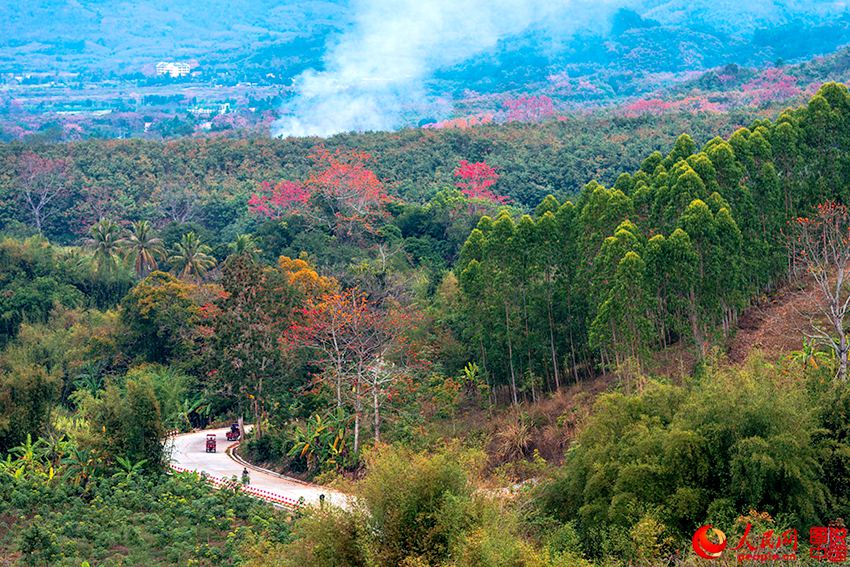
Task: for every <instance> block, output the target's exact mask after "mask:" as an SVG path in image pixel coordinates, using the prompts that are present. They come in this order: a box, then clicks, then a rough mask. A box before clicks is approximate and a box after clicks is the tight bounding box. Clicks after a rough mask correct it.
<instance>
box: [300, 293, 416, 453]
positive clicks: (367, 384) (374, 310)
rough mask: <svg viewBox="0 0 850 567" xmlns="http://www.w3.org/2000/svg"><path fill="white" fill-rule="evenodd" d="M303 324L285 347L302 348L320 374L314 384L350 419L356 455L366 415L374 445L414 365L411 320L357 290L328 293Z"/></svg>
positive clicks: (306, 315) (307, 314)
mask: <svg viewBox="0 0 850 567" xmlns="http://www.w3.org/2000/svg"><path fill="white" fill-rule="evenodd" d="M305 317H306V320H307V322H306V323H305V324H303V325H295V326H293V327H292V328H291V329H290V332H289V334H288V335H287V337H286V339H285V341H286V342H287V343H288V344H291V345H306V346H307V347H308V348H309V349H310V350H311V351H312V352H313V353H314V357H313V362H314V364H316V365H318V366H319V367H320V368H322V371H321V372H320V373H319V375H318V378H319V380H320V381H321V382H323V383H325V384H326V385H327V386H329V387H330V388H332V389H333V390H334V392H335V395H336V403H337V407H338V408H342V407H345V406H346V405H349V406H350V408H351V409H352V410H353V414H354V451H355V453H356V452H357V451H358V450H359V449H360V428H361V423H362V421H363V416H364V414H365V413H366V412H368V411H369V410H368V409H367V408H368V405H367V404H368V403H369V402H371V406H372V407H371V408H370V409H371V413H372V416H373V425H374V437H375V442H379V441H380V439H381V415H382V414H381V410H382V407H383V405H384V403H385V402H386V401H387V400H389V399H390V398H391V396H392V391H393V389H394V388H395V387H396V386H397V384H398V383H400V382H401V381H402V380H403V378H404V377H405V376H406V375H407V373H406V370H404V369H405V368H407V366H408V364H409V363H410V362H411V361H412V360H415V355H414V353H413V349H412V348H410V347H409V342H408V341H407V338H406V336H407V333H408V330H409V329H410V328H411V324H410V321H411V318H410V316H407V315H404V314H402V313H401V312H400V311H395V310H387V309H383V308H381V307H380V306H378V305H377V304H376V303H375V302H373V301H370V300H369V299H368V298H367V296H366V294H365V293H363V292H362V291H360V290H357V289H351V290H347V291H342V292H332V293H327V294H325V295H323V296H322V298H321V300H320V301H319V302H318V304H317V305H316V306H315V307H314V308H313V309H310V310H307V311H305Z"/></svg>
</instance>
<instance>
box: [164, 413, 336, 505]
mask: <svg viewBox="0 0 850 567" xmlns="http://www.w3.org/2000/svg"><path fill="white" fill-rule="evenodd" d="M227 431H230V428H229V427H223V428H221V429H205V430H202V431H194V432H192V433H183V434H180V435H175V436H173V437H171V438H170V439H171V441H170V446H171V463H172V468H173V469H175V470H177V471H196V472H203V473H205V474H206V475H207V476H208V477H209V478H210V480H211V481H212V482H213V483H214V484H220V483H221V481H226V480H228V479H230V478H231V477H234V476H235V477H236V478H237V479H240V478H241V477H242V469H243V468H247V469H248V471H249V475H250V478H251V483H250V485H249V486H247V487H246V488H245V490H246V492H248V493H249V494H252V495H253V496H257V497H258V498H262V499H264V500H268V501H270V502H275V503H278V504H281V505H283V506H288V507H295V506H296V504H295V503H296V502H298V500H299V499H301V498H303V499H304V502H305V503H306V504H319V503H320V495H322V494H324V496H325V502H329V503H331V504H334V505H336V506H341V507H346V506H347V503H348V500H347V496H346V495H345V494H343V493H341V492H338V491H336V490H333V489H330V488H327V487H325V486H319V485H317V484H310V483H308V482H303V481H300V480H297V479H294V478H289V477H286V476H283V475H279V474H277V473H273V472H271V471H266V470H264V469H260V468H258V467H255V466H253V465H251V464H248V463H245V462H244V461H241V460H239V461H237V460H236V458H234V457H233V456H232V455H231V452H232V451H231V449H232V447H233V446H234V445H236V443H231V442H229V441H227V439H226V437H225V433H226V432H227ZM208 433H214V434H215V436H216V441H217V449H218V450H217V452H215V453H207V452H206V438H207V434H208Z"/></svg>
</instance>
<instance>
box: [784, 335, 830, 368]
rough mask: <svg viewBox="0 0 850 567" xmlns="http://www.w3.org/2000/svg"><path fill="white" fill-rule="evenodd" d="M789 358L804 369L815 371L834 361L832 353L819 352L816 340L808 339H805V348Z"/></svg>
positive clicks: (793, 353) (791, 354)
mask: <svg viewBox="0 0 850 567" xmlns="http://www.w3.org/2000/svg"><path fill="white" fill-rule="evenodd" d="M788 358H789V359H791V360H792V361H794V362H797V363H799V364H801V365H802V366H803V368H804V369H805V368H813V369H815V370H817V369H818V368H820V367H821V366H822V365H824V364H829V363H830V362H831V361H832V356H831V355H830V353H828V352H824V351H822V350H818V346H817V342H816V341H815V339H814V338H807V337H803V348H802V349H801V350H796V351H794V352H792V353H790V354H789V355H788Z"/></svg>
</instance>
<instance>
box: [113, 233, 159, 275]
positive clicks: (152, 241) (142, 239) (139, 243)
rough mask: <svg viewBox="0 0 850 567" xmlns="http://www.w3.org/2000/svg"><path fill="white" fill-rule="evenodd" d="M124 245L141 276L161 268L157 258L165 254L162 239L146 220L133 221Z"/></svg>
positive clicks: (137, 272) (137, 273)
mask: <svg viewBox="0 0 850 567" xmlns="http://www.w3.org/2000/svg"><path fill="white" fill-rule="evenodd" d="M123 245H124V249H125V250H126V252H127V254H128V255H129V256H130V257H131V258H133V266H134V268H135V270H136V276H138V277H139V278H144V277H145V276H147V275H148V274H149V273H151V272H152V271H154V270H157V269H159V264H158V263H157V258H163V257H164V256H165V248H164V247H163V245H162V239H161V238H157V236H156V234H155V233H154V230H153V227H152V226H151V224H150V223H149V222H148V221H146V220H141V221H137V222H134V223H133V225H132V229H131V230H130V233H129V234H128V235H127V237H126V238H125V239H124V241H123Z"/></svg>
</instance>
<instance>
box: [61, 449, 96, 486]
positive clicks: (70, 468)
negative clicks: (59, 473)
mask: <svg viewBox="0 0 850 567" xmlns="http://www.w3.org/2000/svg"><path fill="white" fill-rule="evenodd" d="M62 464H64V465H65V476H66V477H67V478H70V480H71V482H72V483H73V484H75V485H76V486H81V485H85V484H86V483H87V482H88V479H89V478H91V476H92V474H94V471H95V467H96V460H95V459H94V457H93V456H92V454H91V452H90V451H88V450H87V449H80V448H78V447H75V446H73V445H72V446H71V448H70V450H69V451H68V454H67V455H66V456H65V458H63V459H62Z"/></svg>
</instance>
